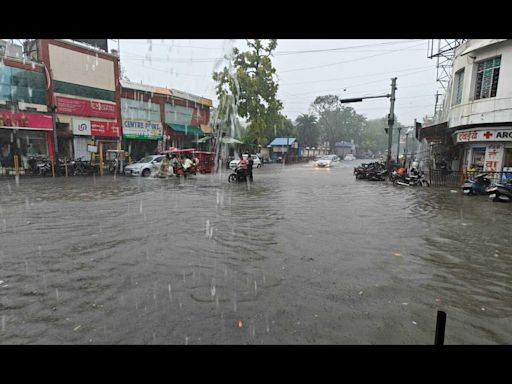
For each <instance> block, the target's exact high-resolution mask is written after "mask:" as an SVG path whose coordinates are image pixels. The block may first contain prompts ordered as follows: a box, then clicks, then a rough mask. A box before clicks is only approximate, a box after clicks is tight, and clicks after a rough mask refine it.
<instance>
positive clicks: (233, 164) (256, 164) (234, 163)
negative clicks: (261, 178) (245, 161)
mask: <svg viewBox="0 0 512 384" xmlns="http://www.w3.org/2000/svg"><path fill="white" fill-rule="evenodd" d="M242 156H248V155H247V154H246V153H244V154H243V155H242ZM251 158H252V160H253V161H254V164H253V165H252V166H253V168H260V167H261V160H260V158H259V157H258V156H257V155H251ZM239 163H240V159H238V160H231V161H230V162H229V168H231V169H232V170H235V169H236V168H237V167H238V164H239Z"/></svg>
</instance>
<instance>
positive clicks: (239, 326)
mask: <svg viewBox="0 0 512 384" xmlns="http://www.w3.org/2000/svg"><path fill="white" fill-rule="evenodd" d="M243 326H244V324H243V323H242V320H238V328H242V327H243Z"/></svg>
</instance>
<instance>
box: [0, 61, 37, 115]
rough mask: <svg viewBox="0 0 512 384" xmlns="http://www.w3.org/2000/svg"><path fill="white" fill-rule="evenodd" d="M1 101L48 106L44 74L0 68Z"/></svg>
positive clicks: (3, 66)
mask: <svg viewBox="0 0 512 384" xmlns="http://www.w3.org/2000/svg"><path fill="white" fill-rule="evenodd" d="M0 100H8V101H24V102H26V103H33V104H43V105H44V104H46V79H45V76H44V74H43V73H40V72H35V71H28V70H26V69H21V68H14V67H8V66H6V65H2V66H0Z"/></svg>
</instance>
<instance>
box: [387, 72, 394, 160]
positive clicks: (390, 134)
mask: <svg viewBox="0 0 512 384" xmlns="http://www.w3.org/2000/svg"><path fill="white" fill-rule="evenodd" d="M396 79H397V78H396V77H393V78H392V79H391V99H390V101H391V105H390V107H389V116H388V156H387V161H386V167H387V168H388V169H390V168H391V144H392V142H393V124H394V123H395V90H396Z"/></svg>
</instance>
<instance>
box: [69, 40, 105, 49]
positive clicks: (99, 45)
mask: <svg viewBox="0 0 512 384" xmlns="http://www.w3.org/2000/svg"><path fill="white" fill-rule="evenodd" d="M71 40H73V41H79V42H81V43H85V44H89V45H92V46H94V47H96V48H99V49H101V50H103V51H105V52H108V44H107V41H108V39H71Z"/></svg>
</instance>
